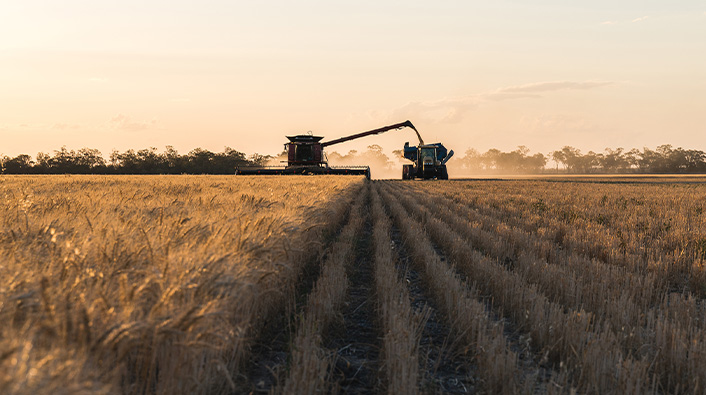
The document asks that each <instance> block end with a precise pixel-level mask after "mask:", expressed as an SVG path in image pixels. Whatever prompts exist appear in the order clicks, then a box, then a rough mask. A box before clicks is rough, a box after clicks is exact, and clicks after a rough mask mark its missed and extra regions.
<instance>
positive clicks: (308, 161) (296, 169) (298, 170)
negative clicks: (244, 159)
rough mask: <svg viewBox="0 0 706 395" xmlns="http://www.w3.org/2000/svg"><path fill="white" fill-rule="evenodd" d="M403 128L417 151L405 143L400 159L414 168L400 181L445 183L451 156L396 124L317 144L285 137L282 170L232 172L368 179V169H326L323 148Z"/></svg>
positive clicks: (406, 123) (261, 168) (239, 170)
mask: <svg viewBox="0 0 706 395" xmlns="http://www.w3.org/2000/svg"><path fill="white" fill-rule="evenodd" d="M404 127H408V128H411V129H412V130H414V132H415V133H417V137H418V138H419V145H418V146H417V147H410V146H409V143H405V146H404V157H405V158H406V159H409V160H411V161H412V162H414V164H413V165H404V166H403V171H402V178H403V179H414V178H424V179H430V178H437V179H440V180H446V179H448V178H449V175H448V172H447V171H446V162H447V161H448V160H449V159H450V158H451V156H453V151H450V152H448V154H447V151H446V148H445V147H444V146H443V145H442V144H441V143H436V144H426V145H425V144H424V140H422V136H421V135H420V134H419V131H417V128H415V127H414V125H412V122H410V121H404V122H402V123H396V124H394V125H390V126H385V127H382V128H379V129H373V130H369V131H367V132H363V133H358V134H354V135H352V136H347V137H341V138H339V139H336V140H331V141H326V142H323V143H322V142H321V139H323V137H322V136H313V135H311V134H300V135H296V136H287V138H288V139H289V142H288V143H285V144H284V149H285V150H286V151H287V165H286V166H241V167H236V168H235V174H242V175H278V174H285V175H295V174H300V175H302V174H336V175H342V174H343V175H364V176H365V177H367V178H368V179H370V167H369V166H329V164H328V159H327V157H326V153H324V147H328V146H330V145H334V144H339V143H344V142H346V141H350V140H354V139H357V138H361V137H365V136H370V135H373V134H380V133H384V132H387V131H390V130H394V129H401V128H404Z"/></svg>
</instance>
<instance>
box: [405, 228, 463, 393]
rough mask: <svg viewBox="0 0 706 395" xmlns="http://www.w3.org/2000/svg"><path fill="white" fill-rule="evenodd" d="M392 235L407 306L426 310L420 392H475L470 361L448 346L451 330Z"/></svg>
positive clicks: (450, 345)
mask: <svg viewBox="0 0 706 395" xmlns="http://www.w3.org/2000/svg"><path fill="white" fill-rule="evenodd" d="M391 233H392V242H393V243H394V247H395V250H396V251H397V254H398V257H399V262H400V263H399V265H398V271H399V272H400V274H401V275H402V276H404V279H405V281H406V282H407V284H408V286H409V288H408V289H409V294H410V303H411V304H412V307H414V309H415V310H417V311H422V310H423V309H429V318H428V319H427V321H426V324H425V325H424V328H423V330H422V338H421V340H420V344H419V354H420V372H423V375H422V380H423V381H422V383H421V388H422V389H423V390H424V391H425V392H429V393H474V392H476V389H475V388H476V384H475V378H474V377H475V374H474V371H475V369H476V368H475V365H474V363H473V361H472V360H471V358H470V356H468V355H465V353H464V352H463V351H464V350H463V349H461V348H458V347H456V346H455V345H454V344H452V343H451V342H450V328H449V327H448V326H447V325H446V324H445V323H444V322H443V319H444V318H443V317H442V316H441V314H440V313H439V311H438V309H437V307H436V305H435V304H434V301H433V300H431V299H430V298H428V297H427V295H426V293H425V284H424V282H423V281H422V278H421V277H420V275H419V273H418V272H417V271H416V270H414V269H413V268H412V265H411V264H410V255H409V253H408V252H407V250H406V248H405V246H404V244H403V242H402V236H401V235H400V232H399V230H398V229H397V228H396V227H394V226H393V227H392V232H391Z"/></svg>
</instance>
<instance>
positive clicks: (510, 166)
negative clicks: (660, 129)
mask: <svg viewBox="0 0 706 395" xmlns="http://www.w3.org/2000/svg"><path fill="white" fill-rule="evenodd" d="M454 160H455V158H454V159H452V160H451V161H450V162H449V166H451V167H452V168H455V169H456V170H459V171H463V172H467V173H471V174H474V173H491V174H492V173H496V174H501V173H505V174H507V173H513V174H539V173H548V172H554V173H571V174H602V173H603V174H613V173H643V174H644V173H687V174H694V173H706V153H705V152H704V151H698V150H687V149H684V148H681V147H679V148H674V147H673V146H671V145H669V144H665V145H660V146H658V147H657V149H656V150H651V149H649V148H643V149H642V151H640V150H638V149H635V148H633V149H631V150H629V151H626V150H625V149H623V148H616V149H611V148H606V149H605V151H604V152H598V153H597V152H593V151H588V152H587V153H585V154H584V153H581V151H580V150H579V149H576V148H574V147H570V146H565V147H564V148H562V149H561V150H557V151H552V152H550V153H549V154H548V155H544V154H541V153H537V154H534V155H529V149H527V147H524V146H520V147H518V149H517V150H514V151H511V152H502V151H500V150H497V149H490V150H488V151H487V152H485V153H483V154H481V153H479V152H478V151H476V150H475V149H469V150H467V151H466V153H465V156H464V157H462V158H459V159H457V160H456V161H455V163H452V162H454ZM550 161H551V162H552V163H551V164H552V165H553V166H549V167H547V165H548V164H549V162H550Z"/></svg>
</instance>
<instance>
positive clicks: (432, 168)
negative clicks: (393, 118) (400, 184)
mask: <svg viewBox="0 0 706 395" xmlns="http://www.w3.org/2000/svg"><path fill="white" fill-rule="evenodd" d="M403 155H404V157H405V159H408V160H410V161H412V162H413V164H411V165H403V166H402V179H403V180H413V179H415V178H423V179H431V178H436V179H438V180H448V179H449V173H448V171H447V170H446V162H448V161H449V159H451V157H452V156H453V155H454V151H453V150H451V151H447V149H446V147H444V145H443V144H441V143H434V144H424V141H423V140H422V139H421V138H420V139H419V145H418V146H416V147H414V146H410V145H409V143H404V150H403Z"/></svg>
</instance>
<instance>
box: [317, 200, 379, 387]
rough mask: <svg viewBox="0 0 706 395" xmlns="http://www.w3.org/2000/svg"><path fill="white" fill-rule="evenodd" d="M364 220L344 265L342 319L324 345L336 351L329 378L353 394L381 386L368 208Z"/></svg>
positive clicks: (335, 325) (329, 333)
mask: <svg viewBox="0 0 706 395" xmlns="http://www.w3.org/2000/svg"><path fill="white" fill-rule="evenodd" d="M366 203H369V198H367V199H366ZM364 221H365V222H364V225H363V229H362V231H361V232H360V238H359V239H358V242H357V243H356V248H355V251H356V253H355V261H354V262H353V264H351V265H349V266H348V267H347V273H346V274H347V276H348V279H349V282H350V286H349V291H348V297H347V299H346V302H345V304H344V308H343V311H342V312H341V313H342V321H339V322H337V323H334V324H333V325H332V328H331V329H330V330H329V331H328V336H327V337H326V339H325V340H324V344H325V346H326V348H328V349H330V350H335V356H336V362H335V365H334V367H333V371H332V372H331V375H332V377H331V381H332V382H333V383H334V384H335V385H337V386H338V387H339V388H340V390H341V391H342V392H344V393H353V394H355V393H372V392H378V391H379V389H380V388H381V383H380V380H379V377H378V370H379V364H378V358H379V354H380V352H379V350H380V342H379V329H378V328H377V319H376V311H375V302H374V301H375V296H374V294H373V284H374V282H375V278H374V273H373V263H372V259H373V258H372V254H371V249H370V245H371V243H372V219H371V217H370V214H369V212H368V211H366V214H365V219H364Z"/></svg>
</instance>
